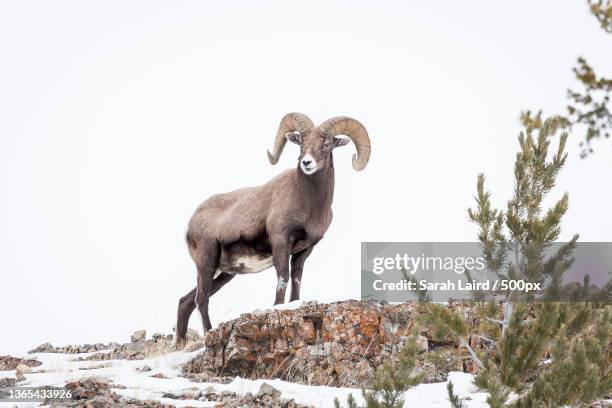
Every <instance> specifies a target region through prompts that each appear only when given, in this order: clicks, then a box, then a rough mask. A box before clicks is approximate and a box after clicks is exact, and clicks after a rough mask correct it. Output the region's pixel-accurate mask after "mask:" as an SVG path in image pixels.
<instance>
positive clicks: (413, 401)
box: [0, 351, 487, 408]
mask: <svg viewBox="0 0 612 408" xmlns="http://www.w3.org/2000/svg"><path fill="white" fill-rule="evenodd" d="M200 352H201V351H195V352H192V353H185V352H180V351H179V352H173V353H169V354H165V355H163V356H159V357H154V358H147V359H144V360H107V361H74V360H75V359H76V358H78V357H87V356H88V355H90V354H92V353H83V354H56V353H36V354H30V355H27V357H28V358H36V359H38V360H39V361H41V362H42V363H43V364H42V365H41V366H39V367H35V368H33V371H34V372H33V373H30V374H26V381H24V382H22V383H20V384H19V385H20V386H30V387H32V386H43V385H46V386H63V385H64V384H66V383H67V382H70V381H76V380H79V379H83V378H87V377H103V378H106V379H108V380H112V381H113V382H114V383H115V384H121V385H123V386H125V387H126V388H125V389H113V390H114V391H115V392H116V393H117V394H119V395H122V396H126V397H131V398H136V399H140V400H145V399H155V400H158V401H161V402H163V403H167V404H173V405H176V406H177V407H181V406H194V407H213V406H214V404H215V403H213V402H206V401H196V400H174V399H170V398H163V397H162V396H163V394H164V393H166V392H170V393H174V394H181V393H182V392H183V391H186V390H206V389H207V388H208V387H210V386H212V387H213V388H214V389H215V390H216V391H217V392H222V391H224V390H230V391H233V392H235V393H237V394H239V395H244V394H246V393H247V392H251V393H253V394H256V393H257V391H259V388H260V387H261V385H262V384H263V383H264V382H267V383H268V384H270V385H272V386H274V387H275V388H277V389H278V390H280V391H281V392H282V395H281V396H282V398H286V399H291V398H293V399H295V401H296V402H298V403H301V404H307V405H314V406H316V407H321V408H332V407H333V401H334V398H336V397H337V398H338V399H339V400H340V401H341V402H344V401H346V397H347V396H348V394H350V393H352V394H353V396H354V397H356V399H357V401H359V402H361V401H362V398H361V391H360V390H357V389H351V388H334V387H324V386H309V385H303V384H295V383H291V382H287V381H282V380H278V379H275V380H247V379H244V378H240V377H236V378H235V379H234V380H233V381H232V382H231V383H229V384H218V383H196V382H192V381H190V380H188V379H186V378H183V377H180V367H181V366H182V365H183V364H185V363H186V362H188V361H190V360H191V359H192V358H194V357H195V356H196V355H197V354H198V353H200ZM23 357H26V356H23ZM100 365H102V366H103V367H102V368H94V367H98V366H100ZM144 366H148V367H150V368H151V371H139V369H142V368H143V367H144ZM40 370H44V371H46V372H44V373H37V372H36V371H40ZM158 373H161V374H163V375H164V376H165V377H167V378H155V377H151V376H152V375H154V374H158ZM14 376H15V372H14V371H0V378H4V377H14ZM449 379H450V380H451V381H452V382H453V384H454V386H455V392H456V393H457V394H458V395H459V396H460V397H469V398H470V400H467V401H465V404H466V406H467V407H469V408H481V407H487V404H486V403H485V400H486V394H484V393H481V392H477V391H476V389H475V387H474V386H473V385H472V380H473V377H472V376H471V375H469V374H465V373H459V372H455V373H451V374H450V375H449ZM446 395H447V394H446V383H436V384H422V385H419V386H417V387H415V388H413V389H411V390H409V391H408V392H407V394H406V403H405V407H415V406H418V407H449V403H448V400H447V397H446ZM15 405H17V406H18V407H36V406H38V403H19V404H14V403H0V407H13V406H15Z"/></svg>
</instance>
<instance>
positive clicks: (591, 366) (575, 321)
mask: <svg viewBox="0 0 612 408" xmlns="http://www.w3.org/2000/svg"><path fill="white" fill-rule="evenodd" d="M554 126H556V125H555V123H554V121H545V122H544V123H543V124H542V126H541V127H540V129H538V130H537V131H536V132H537V134H538V136H537V138H534V136H533V132H534V131H533V130H532V129H530V128H528V129H527V130H526V132H525V133H524V134H523V133H522V134H521V135H520V136H519V144H520V150H519V152H518V154H517V155H516V161H515V166H514V177H515V188H514V192H513V196H512V198H511V199H510V201H509V202H508V205H507V208H506V210H505V211H504V210H500V209H494V208H493V206H492V204H491V194H490V193H489V192H487V191H485V189H484V176H483V175H480V176H479V178H478V183H477V196H476V202H477V206H476V208H474V209H470V210H469V211H468V214H469V218H470V220H471V221H473V222H475V223H476V224H477V225H478V227H479V240H480V242H481V244H482V249H483V256H484V258H485V260H486V263H487V267H488V268H489V269H490V270H492V271H493V272H495V273H496V274H497V276H498V277H500V278H504V279H525V280H528V281H531V282H547V283H548V287H547V289H546V291H545V293H543V298H542V299H539V300H536V299H534V297H533V295H531V294H526V293H522V292H518V291H506V292H501V293H498V294H497V297H496V298H495V299H492V300H490V301H488V302H478V303H477V304H476V310H477V312H478V313H479V314H480V316H481V317H482V319H481V324H480V327H479V329H480V334H479V335H478V336H479V337H480V338H481V339H483V340H484V341H485V343H486V344H487V347H485V349H484V352H479V353H477V352H476V351H474V350H472V348H471V347H470V345H469V341H468V338H469V336H473V335H474V334H473V333H470V332H469V329H468V327H467V325H466V323H465V322H464V321H463V319H462V318H461V317H460V316H458V315H457V314H456V313H454V312H452V311H450V310H448V309H447V308H444V307H442V306H440V305H434V304H429V305H427V308H426V309H425V310H426V311H427V313H426V314H425V316H424V317H423V320H424V322H425V323H426V324H428V325H430V327H432V328H433V333H434V336H450V337H454V338H455V339H457V341H458V343H459V344H460V345H462V346H463V347H465V348H466V349H467V350H468V351H469V353H470V355H471V357H472V359H473V360H474V361H475V362H476V363H477V364H478V366H479V367H480V370H479V373H478V375H477V376H476V378H475V384H476V385H477V386H478V387H479V388H481V389H483V390H485V391H487V392H488V394H489V396H488V399H487V403H488V404H489V406H490V407H492V408H501V407H507V406H513V407H560V406H564V405H571V406H580V405H581V404H587V403H590V402H592V401H593V400H595V399H597V398H601V397H602V396H604V395H607V394H609V393H610V392H611V391H612V380H610V377H611V374H612V373H611V372H610V371H611V369H610V366H611V365H610V362H611V351H610V342H611V337H610V334H611V331H612V326H611V319H610V314H611V313H612V305H610V304H609V303H597V302H590V303H587V302H582V303H559V302H552V301H549V300H551V299H555V298H556V297H562V298H563V297H567V296H570V295H571V296H572V298H573V299H574V300H580V301H583V300H586V299H589V296H591V295H593V294H596V295H598V296H600V295H602V293H601V292H598V291H593V290H592V288H590V285H589V280H588V278H586V280H585V281H584V284H583V285H578V286H573V287H571V290H569V289H570V288H568V287H567V286H564V285H562V284H561V282H562V278H563V274H564V272H565V271H566V270H567V269H568V268H569V267H570V266H571V264H572V261H573V259H572V252H573V249H574V247H575V244H576V241H577V239H578V236H577V235H575V236H574V237H573V238H572V240H571V241H570V242H569V243H567V244H565V245H562V246H560V247H558V248H557V249H556V250H555V251H553V253H552V254H551V255H549V256H547V253H546V252H547V250H549V252H550V249H551V244H552V243H553V242H554V241H555V240H556V239H558V237H559V234H560V232H561V221H562V218H563V215H564V214H565V212H566V211H567V208H568V202H569V199H568V195H567V193H566V194H564V195H563V196H562V198H561V199H559V200H558V201H557V202H556V203H555V204H553V206H552V207H551V208H549V209H548V210H544V209H543V208H542V207H543V206H542V203H543V202H544V199H545V198H546V197H547V195H548V194H549V193H550V192H551V190H552V189H553V187H554V186H555V180H556V177H557V175H558V173H559V171H560V170H561V168H562V167H563V165H564V164H565V160H566V157H567V155H566V154H565V153H564V147H565V141H566V138H567V135H566V134H563V135H562V136H561V138H560V140H559V147H558V149H557V151H556V153H554V154H553V155H552V157H551V158H550V159H549V147H550V140H549V139H550V136H551V128H553V127H554ZM604 289H605V288H604ZM602 292H605V290H604V291H602ZM500 296H501V298H500ZM604 299H606V298H605V296H604ZM500 300H501V301H500ZM589 300H592V299H589ZM500 306H501V307H500ZM499 315H501V319H500V318H499V317H498V316H499ZM511 395H513V399H512V402H510V400H509V397H510V396H511ZM449 397H450V394H449Z"/></svg>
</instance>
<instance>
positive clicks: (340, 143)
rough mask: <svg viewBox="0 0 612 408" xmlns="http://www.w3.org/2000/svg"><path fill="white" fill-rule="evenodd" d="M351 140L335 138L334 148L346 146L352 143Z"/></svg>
mask: <svg viewBox="0 0 612 408" xmlns="http://www.w3.org/2000/svg"><path fill="white" fill-rule="evenodd" d="M350 141H351V139H347V138H346V137H334V148H336V147H340V146H345V145H347V144H348V142H350Z"/></svg>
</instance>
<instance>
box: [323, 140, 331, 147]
mask: <svg viewBox="0 0 612 408" xmlns="http://www.w3.org/2000/svg"><path fill="white" fill-rule="evenodd" d="M331 145H332V142H331V140H326V141H325V142H323V148H325V149H329V148H330V147H331Z"/></svg>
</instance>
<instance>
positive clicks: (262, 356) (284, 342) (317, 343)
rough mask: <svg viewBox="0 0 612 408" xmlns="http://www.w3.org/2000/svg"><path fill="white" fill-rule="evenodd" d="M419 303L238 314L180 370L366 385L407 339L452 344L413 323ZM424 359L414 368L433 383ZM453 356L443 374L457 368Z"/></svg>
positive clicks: (431, 345) (424, 344) (429, 346)
mask: <svg viewBox="0 0 612 408" xmlns="http://www.w3.org/2000/svg"><path fill="white" fill-rule="evenodd" d="M418 307H419V305H418V304H417V303H403V304H385V303H377V302H359V301H345V302H338V303H332V304H316V303H310V304H305V305H303V306H302V307H300V308H299V309H295V310H268V311H262V312H254V313H248V314H244V315H242V316H240V317H239V318H238V319H235V320H232V321H229V322H226V323H222V324H221V325H219V327H217V328H216V329H214V330H212V331H210V332H209V333H208V334H207V336H206V339H205V342H206V349H205V350H204V351H203V352H202V353H201V354H200V355H199V356H198V357H196V358H195V359H194V360H193V361H191V362H190V363H188V364H187V365H186V366H184V373H185V375H186V376H187V377H190V378H192V379H197V378H201V379H202V380H207V379H210V378H213V377H217V378H218V377H223V376H241V377H245V378H281V379H286V380H289V381H294V382H301V383H304V384H312V385H330V386H342V387H361V386H367V385H368V380H369V378H370V377H371V375H372V373H373V372H374V370H375V369H376V367H378V366H379V365H380V364H382V362H383V361H385V360H387V359H390V358H393V357H395V356H396V355H397V354H398V353H399V351H400V350H401V348H402V346H403V345H404V343H405V342H406V340H407V339H408V338H409V337H410V336H414V337H416V340H417V342H418V344H420V346H421V349H422V351H423V352H426V351H429V350H433V349H437V350H440V349H445V348H446V349H454V348H455V347H456V346H455V343H454V342H453V341H448V342H442V343H436V342H433V341H432V340H431V339H432V336H431V333H430V332H429V331H428V330H427V328H423V329H419V328H418V325H417V323H416V319H415V318H416V314H417V312H418ZM449 307H455V308H456V307H459V306H458V305H450V306H449ZM464 312H465V313H464V317H465V318H466V320H468V321H469V320H470V319H473V313H471V311H470V310H468V309H466V310H465V311H464ZM415 331H416V332H415ZM422 357H423V358H422V359H421V360H420V362H419V368H420V369H421V370H422V371H424V372H425V373H426V376H427V379H428V380H429V381H436V380H437V381H439V380H440V379H439V378H438V377H439V376H440V375H439V374H440V373H439V372H438V371H439V370H437V369H436V368H435V367H433V365H432V364H431V363H429V362H428V361H427V359H426V358H425V353H423V355H422ZM458 361H459V360H457V362H456V364H455V365H452V364H451V365H449V366H448V367H447V370H446V371H449V370H457V369H460V370H461V369H462V368H463V367H461V363H460V362H458ZM466 368H467V369H469V368H471V366H468V367H466Z"/></svg>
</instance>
